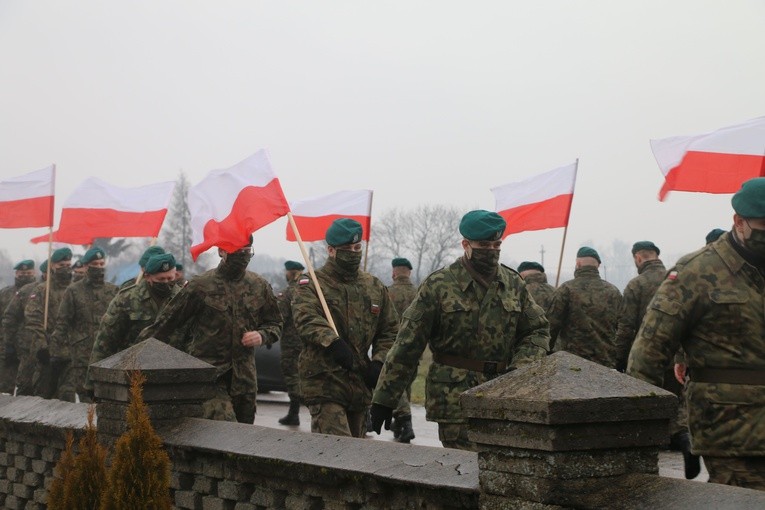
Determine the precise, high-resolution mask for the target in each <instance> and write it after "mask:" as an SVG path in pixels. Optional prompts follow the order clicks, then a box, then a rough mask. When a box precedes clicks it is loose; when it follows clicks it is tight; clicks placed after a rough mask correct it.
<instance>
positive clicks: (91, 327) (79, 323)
mask: <svg viewBox="0 0 765 510" xmlns="http://www.w3.org/2000/svg"><path fill="white" fill-rule="evenodd" d="M116 294H117V286H116V285H114V284H112V283H109V282H104V281H103V280H101V281H94V280H93V279H91V277H90V275H86V276H85V277H84V278H83V279H82V280H80V281H78V282H75V283H72V284H71V285H69V287H67V289H66V291H65V292H64V296H63V299H62V301H61V306H60V308H59V310H58V317H57V319H56V327H55V329H54V331H53V335H52V336H51V339H50V354H51V357H52V358H53V357H55V358H68V359H69V374H67V376H68V377H64V378H63V379H62V381H61V384H60V386H59V395H60V397H59V398H61V400H68V401H69V402H74V401H75V398H74V394H75V392H76V393H77V394H78V395H79V396H80V401H81V402H85V401H89V400H90V399H89V397H88V396H87V394H86V392H85V376H86V374H87V370H88V363H89V361H90V354H91V352H92V350H93V342H94V341H95V337H96V333H97V332H98V327H99V324H100V323H101V318H102V317H103V316H104V313H106V308H107V306H109V303H110V302H111V300H112V299H113V298H114V296H115V295H116Z"/></svg>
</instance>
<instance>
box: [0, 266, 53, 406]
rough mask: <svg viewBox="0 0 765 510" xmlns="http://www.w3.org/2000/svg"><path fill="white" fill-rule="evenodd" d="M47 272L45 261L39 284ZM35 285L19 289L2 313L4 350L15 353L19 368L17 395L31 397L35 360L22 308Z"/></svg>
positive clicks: (41, 269) (30, 284) (27, 285)
mask: <svg viewBox="0 0 765 510" xmlns="http://www.w3.org/2000/svg"><path fill="white" fill-rule="evenodd" d="M47 270H48V261H47V260H45V261H43V263H42V264H40V272H41V273H42V276H41V277H40V281H41V282H44V281H45V278H46V271H47ZM37 283H38V282H35V281H33V282H32V283H28V284H26V285H24V286H23V287H21V288H20V289H19V290H18V292H16V294H15V295H14V296H13V299H11V302H10V303H9V304H8V306H7V307H6V309H5V311H4V312H3V336H4V338H3V342H4V343H5V350H6V352H15V353H16V355H17V356H18V358H19V367H18V371H17V373H16V394H17V395H32V393H33V392H34V387H33V380H34V373H35V367H36V366H37V359H36V358H35V354H34V353H33V352H31V346H30V342H29V337H28V336H27V334H26V328H25V327H24V326H25V322H24V308H26V306H27V302H28V301H29V296H30V295H31V294H32V291H34V289H35V288H36V287H37Z"/></svg>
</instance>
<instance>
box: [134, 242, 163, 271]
mask: <svg viewBox="0 0 765 510" xmlns="http://www.w3.org/2000/svg"><path fill="white" fill-rule="evenodd" d="M163 253H165V250H163V249H162V247H161V246H149V247H148V248H146V251H145V252H143V255H141V258H140V259H138V265H139V266H141V267H142V268H146V263H147V262H148V261H149V259H150V258H151V257H152V256H153V255H162V254H163Z"/></svg>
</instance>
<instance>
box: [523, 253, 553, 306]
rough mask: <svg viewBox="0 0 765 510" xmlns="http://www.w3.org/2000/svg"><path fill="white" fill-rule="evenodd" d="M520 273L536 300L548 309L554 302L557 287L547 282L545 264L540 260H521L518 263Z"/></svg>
mask: <svg viewBox="0 0 765 510" xmlns="http://www.w3.org/2000/svg"><path fill="white" fill-rule="evenodd" d="M518 273H520V275H521V278H523V281H525V282H526V288H527V289H529V293H530V294H531V297H532V298H534V302H535V303H536V304H538V305H539V306H541V307H542V309H543V310H545V311H547V309H548V308H549V307H550V303H552V297H553V294H554V293H555V287H553V286H552V285H550V284H549V283H547V275H546V274H545V268H544V266H542V264H540V263H539V262H529V261H525V262H521V263H520V265H518Z"/></svg>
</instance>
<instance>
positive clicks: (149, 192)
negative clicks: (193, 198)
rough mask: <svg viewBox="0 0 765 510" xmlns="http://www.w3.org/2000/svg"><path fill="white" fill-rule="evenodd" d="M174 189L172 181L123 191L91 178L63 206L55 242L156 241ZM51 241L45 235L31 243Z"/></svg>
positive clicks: (123, 189) (54, 235)
mask: <svg viewBox="0 0 765 510" xmlns="http://www.w3.org/2000/svg"><path fill="white" fill-rule="evenodd" d="M174 186H175V183H174V182H172V181H170V182H160V183H157V184H149V185H147V186H139V187H137V188H120V187H117V186H113V185H111V184H109V183H108V182H104V181H102V180H101V179H97V178H95V177H89V178H87V179H85V181H83V182H82V184H80V185H79V186H77V188H76V189H75V190H74V191H73V192H72V194H71V195H70V196H69V198H68V199H67V200H66V202H64V206H63V208H62V210H61V221H59V225H58V230H56V232H54V233H53V241H55V242H59V243H69V244H91V243H92V242H93V239H95V238H97V237H157V236H158V235H159V230H160V229H161V228H162V222H163V221H164V220H165V215H166V214H167V207H168V204H169V202H170V197H171V195H172V194H173V187H174ZM48 239H49V236H48V235H47V234H46V235H43V236H40V237H36V238H34V239H32V242H33V243H40V242H47V241H48Z"/></svg>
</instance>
